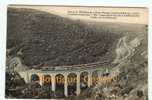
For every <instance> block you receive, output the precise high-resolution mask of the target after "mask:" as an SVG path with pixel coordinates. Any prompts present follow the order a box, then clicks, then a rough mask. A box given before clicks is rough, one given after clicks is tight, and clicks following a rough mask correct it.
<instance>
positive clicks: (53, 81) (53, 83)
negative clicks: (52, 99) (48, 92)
mask: <svg viewBox="0 0 152 100" xmlns="http://www.w3.org/2000/svg"><path fill="white" fill-rule="evenodd" d="M50 76H51V82H52V91H53V92H55V74H50Z"/></svg>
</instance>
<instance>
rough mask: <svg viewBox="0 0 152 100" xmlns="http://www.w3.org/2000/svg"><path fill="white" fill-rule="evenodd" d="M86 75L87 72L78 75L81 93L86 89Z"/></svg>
mask: <svg viewBox="0 0 152 100" xmlns="http://www.w3.org/2000/svg"><path fill="white" fill-rule="evenodd" d="M88 75H89V73H88V72H87V71H84V72H82V73H81V74H80V89H81V90H82V91H83V90H85V89H87V88H88Z"/></svg>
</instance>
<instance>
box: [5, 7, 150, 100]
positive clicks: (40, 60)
mask: <svg viewBox="0 0 152 100" xmlns="http://www.w3.org/2000/svg"><path fill="white" fill-rule="evenodd" d="M6 41H7V43H6V68H5V69H6V72H5V98H7V99H53V100H59V99H62V100H148V9H147V8H144V7H106V6H55V5H45V6H44V5H43V6H42V5H35V6H34V5H8V7H7V39H6Z"/></svg>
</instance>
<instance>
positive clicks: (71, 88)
mask: <svg viewBox="0 0 152 100" xmlns="http://www.w3.org/2000/svg"><path fill="white" fill-rule="evenodd" d="M67 82H68V95H71V96H72V95H76V86H77V85H76V84H77V75H76V74H75V73H70V74H69V75H68V78H67Z"/></svg>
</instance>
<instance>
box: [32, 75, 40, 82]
mask: <svg viewBox="0 0 152 100" xmlns="http://www.w3.org/2000/svg"><path fill="white" fill-rule="evenodd" d="M34 81H37V82H39V81H40V78H39V75H37V74H32V75H31V82H34Z"/></svg>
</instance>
